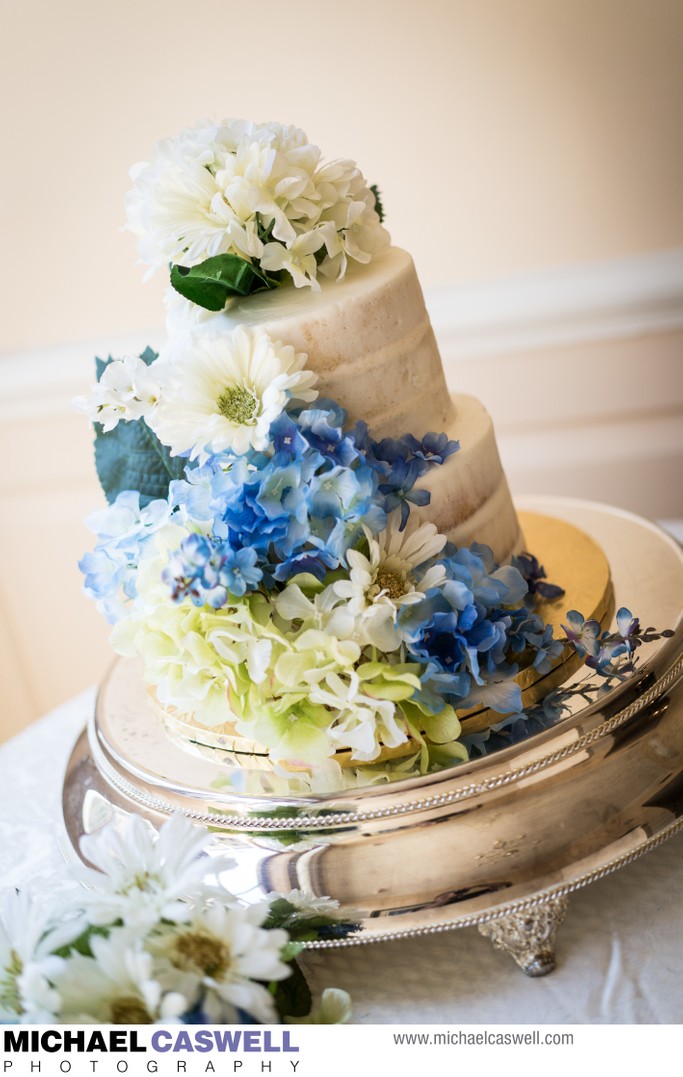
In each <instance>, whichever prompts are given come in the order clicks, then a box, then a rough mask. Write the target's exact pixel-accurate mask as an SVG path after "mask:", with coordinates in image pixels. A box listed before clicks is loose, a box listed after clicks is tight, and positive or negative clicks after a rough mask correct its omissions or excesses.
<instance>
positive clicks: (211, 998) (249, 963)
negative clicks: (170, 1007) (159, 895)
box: [150, 904, 290, 1024]
mask: <svg viewBox="0 0 683 1077" xmlns="http://www.w3.org/2000/svg"><path fill="white" fill-rule="evenodd" d="M267 913H268V905H267V904H262V905H250V906H247V907H243V908H239V907H236V906H235V907H231V908H225V907H221V906H219V905H210V906H208V907H207V908H204V909H195V911H194V913H193V916H192V920H191V921H190V922H189V923H187V924H184V925H182V926H181V925H178V926H176V927H169V928H167V929H165V930H164V931H163V932H162V933H160V934H158V935H156V936H154V937H153V938H152V939H150V946H151V948H152V951H153V953H155V954H156V956H157V958H158V967H159V969H160V980H161V982H162V984H164V985H167V986H168V987H169V988H171V989H173V990H176V991H180V992H181V994H183V995H184V996H186V997H187V998H189V999H190V1000H192V1001H193V1002H194V1003H195V1004H197V1003H199V1004H200V1006H201V1009H202V1011H203V1012H204V1013H205V1014H206V1016H207V1019H208V1021H209V1022H211V1023H214V1024H220V1023H223V1022H226V1021H227V1022H231V1021H235V1020H236V1013H235V1011H236V1010H237V1009H240V1010H244V1011H246V1012H247V1013H249V1014H251V1015H252V1017H255V1018H256V1019H257V1020H258V1021H261V1022H263V1023H272V1022H274V1021H277V1015H276V1010H275V1005H274V1002H273V997H272V995H271V994H270V992H269V991H267V990H266V988H265V987H263V985H262V984H261V983H256V982H255V981H256V980H263V981H265V982H270V981H271V980H283V979H284V978H285V977H286V976H289V974H290V969H289V968H288V966H287V965H286V964H284V963H283V962H282V961H281V959H280V951H281V949H282V947H283V946H284V945H285V943H286V942H287V941H288V939H289V936H288V934H287V932H286V931H283V930H281V929H279V928H277V929H273V930H271V931H267V930H265V929H264V928H262V927H261V926H260V925H261V923H262V922H263V920H264V918H265V916H266V915H267Z"/></svg>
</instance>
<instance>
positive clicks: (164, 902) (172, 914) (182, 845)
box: [81, 815, 234, 928]
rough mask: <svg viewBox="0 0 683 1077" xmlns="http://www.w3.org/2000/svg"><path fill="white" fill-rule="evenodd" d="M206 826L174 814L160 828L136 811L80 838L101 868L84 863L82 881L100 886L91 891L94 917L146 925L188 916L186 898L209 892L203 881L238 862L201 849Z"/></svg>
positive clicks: (90, 911)
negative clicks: (209, 856)
mask: <svg viewBox="0 0 683 1077" xmlns="http://www.w3.org/2000/svg"><path fill="white" fill-rule="evenodd" d="M205 842H206V831H205V830H204V829H203V828H202V827H197V826H193V824H192V823H190V822H189V820H187V819H184V818H183V817H182V816H180V815H174V816H172V817H171V818H170V819H169V820H168V821H167V822H166V823H164V825H163V826H162V827H161V828H160V830H159V833H158V834H157V833H156V832H155V831H154V828H153V827H152V826H151V825H150V824H149V823H147V822H145V820H144V819H142V818H141V817H140V816H138V815H131V816H128V817H127V818H126V819H124V820H121V821H119V823H118V824H114V825H111V826H108V827H106V828H105V829H104V830H102V831H101V832H99V833H97V834H91V835H86V836H85V837H83V838H81V849H82V852H83V854H84V856H85V857H86V858H87V859H88V860H89V862H90V863H91V864H93V865H94V867H95V868H97V869H98V871H97V872H94V871H89V870H88V869H82V877H83V878H84V881H86V882H87V883H90V884H91V885H92V886H93V887H95V888H96V889H95V890H93V892H92V893H90V894H89V895H88V898H87V908H88V915H89V918H90V920H91V922H93V923H100V924H106V923H110V922H111V921H113V920H118V919H120V920H123V922H124V923H125V924H128V925H133V926H135V927H138V928H144V927H147V926H151V925H153V924H156V923H157V921H158V920H160V919H162V918H163V919H165V920H172V921H176V922H177V921H184V920H187V919H188V917H189V916H190V907H189V905H188V904H187V903H186V902H185V901H184V900H183V898H184V897H185V896H186V895H187V894H189V893H192V894H193V895H196V894H197V893H198V892H199V893H200V894H201V893H204V894H207V895H208V894H209V893H211V892H212V889H211V888H210V887H209V886H208V884H206V883H205V879H206V877H207V876H208V875H215V874H217V873H219V872H221V871H224V870H226V869H227V868H228V867H232V866H234V861H233V860H228V859H227V858H219V859H216V860H213V859H212V860H209V859H208V858H207V857H206V856H203V855H202V852H203V846H204V843H205Z"/></svg>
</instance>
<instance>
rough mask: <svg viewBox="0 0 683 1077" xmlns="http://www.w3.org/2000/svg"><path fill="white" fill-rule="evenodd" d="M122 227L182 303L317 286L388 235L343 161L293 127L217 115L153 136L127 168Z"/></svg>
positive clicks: (214, 303) (375, 249) (369, 254)
mask: <svg viewBox="0 0 683 1077" xmlns="http://www.w3.org/2000/svg"><path fill="white" fill-rule="evenodd" d="M131 178H132V179H133V181H134V188H133V190H132V191H131V192H130V194H129V195H128V198H127V203H126V206H127V212H128V227H129V228H130V229H131V231H133V232H135V233H136V235H138V237H139V248H140V255H141V259H142V261H143V262H145V263H146V264H147V265H148V266H149V267H150V271H153V270H155V269H157V268H159V267H161V266H166V265H168V264H169V263H171V281H172V283H173V285H174V287H176V288H177V289H178V291H180V292H181V293H182V294H183V295H185V296H186V297H187V298H189V299H191V300H192V302H195V303H199V304H200V305H201V306H205V307H207V308H208V309H210V310H221V309H222V308H223V306H224V304H225V301H226V299H228V298H230V297H231V296H234V295H249V294H251V293H252V292H256V291H261V290H264V289H274V288H278V287H280V286H281V285H283V284H291V283H293V284H294V285H295V286H296V287H297V288H303V287H311V288H314V289H315V288H317V287H318V286H319V285H318V278H319V277H323V278H325V277H328V278H331V279H337V280H338V279H340V278H342V277H343V276H344V275H345V273H346V270H347V267H348V265H349V263H350V262H360V263H363V264H365V263H368V262H370V261H371V260H372V258H374V257H375V256H376V255H377V254H379V253H381V252H382V251H383V250H384V249H386V247H387V246H388V245H389V236H388V233H387V232H386V230H385V229H384V228H383V227H382V223H381V218H382V210H381V204H380V201H379V195H378V192H377V189H376V188H375V187H369V186H368V184H367V183H366V180H365V178H364V177H363V175H362V173H361V172H360V170H359V169H358V167H357V166H356V164H355V163H354V162H353V161H350V160H333V161H328V162H325V161H323V159H322V156H321V152H320V150H319V148H318V147H317V146H314V145H312V144H311V143H309V141H308V138H307V136H306V135H305V134H304V132H303V131H301V130H300V129H299V128H296V127H285V126H282V125H281V124H277V123H261V124H257V123H249V122H246V121H244V120H225V121H223V122H222V123H216V124H206V125H203V126H199V127H196V128H193V129H191V130H187V131H183V132H182V133H181V134H180V135H178V136H177V137H176V138H172V139H166V140H164V141H162V142H159V143H158V145H157V147H156V150H155V154H154V158H153V160H151V161H145V162H142V163H141V164H138V165H135V166H134V168H133V169H132V170H131Z"/></svg>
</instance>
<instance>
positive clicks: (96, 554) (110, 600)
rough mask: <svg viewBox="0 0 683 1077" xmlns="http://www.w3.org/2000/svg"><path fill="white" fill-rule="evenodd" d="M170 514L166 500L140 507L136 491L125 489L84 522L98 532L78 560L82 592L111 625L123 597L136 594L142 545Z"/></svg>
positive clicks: (119, 613)
mask: <svg viewBox="0 0 683 1077" xmlns="http://www.w3.org/2000/svg"><path fill="white" fill-rule="evenodd" d="M169 515H170V506H169V504H168V502H167V501H164V500H161V499H159V500H156V501H151V502H150V503H149V504H148V505H146V506H145V507H144V508H141V507H140V494H139V493H138V492H137V490H125V491H123V492H122V493H120V494H119V495H118V497H117V498H116V500H115V501H114V502H113V503H112V504H111V505H109V506H108V508H106V509H102V510H101V511H98V512H94V513H92V514H91V515H90V516H89V517H88V519H87V521H86V523H87V525H88V527H89V528H90V530H91V531H94V532H95V534H96V535H97V539H98V541H97V544H96V546H95V549H94V550H93V551H92V552H90V553H86V554H85V555H84V556H83V557H82V558H81V560H80V561H79V562H78V567H79V568H80V570H81V572H82V573H83V574H84V576H85V581H84V582H85V591H86V594H88V595H90V597H91V598H94V599H95V601H96V602H97V606H98V609H99V610H100V611H101V612H102V614H103V615H104V617H105V618H106V619H107V621H109V623H110V624H115V623H116V622H117V621H118V620H120V619H121V617H122V616H123V614H124V613H125V610H126V606H125V601H124V599H134V598H135V597H136V594H137V591H136V578H137V567H138V564H139V562H140V558H141V557H142V554H143V552H144V549H145V546H146V545H147V543H148V542H149V541H150V540H151V538H152V537H153V536H154V534H155V533H156V531H157V530H158V529H159V528H160V527H161V526H163V525H164V524H165V523H166V522H167V520H168V518H169Z"/></svg>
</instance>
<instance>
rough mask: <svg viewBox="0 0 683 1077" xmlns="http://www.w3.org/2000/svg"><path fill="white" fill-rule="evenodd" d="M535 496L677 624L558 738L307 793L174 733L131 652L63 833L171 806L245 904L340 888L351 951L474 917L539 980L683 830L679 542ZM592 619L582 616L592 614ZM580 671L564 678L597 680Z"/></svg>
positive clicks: (626, 585)
mask: <svg viewBox="0 0 683 1077" xmlns="http://www.w3.org/2000/svg"><path fill="white" fill-rule="evenodd" d="M523 507H524V508H527V509H531V510H533V511H534V512H539V513H543V514H546V515H548V516H552V517H555V518H557V519H562V520H566V521H567V522H568V523H570V524H572V525H574V526H575V527H579V528H580V529H581V530H583V531H584V532H585V533H587V534H588V535H589V536H591V537H592V538H593V539H594V540H595V541H596V542H597V543H598V544H599V545H600V547H601V548H602V550H603V551H604V553H605V554H606V556H607V559H608V561H609V564H610V568H611V573H612V582H613V586H614V593H615V598H616V605H617V607H618V606H621V605H625V606H628V607H629V609H631V610H632V611H633V612H634V614H637V615H638V616H639V618H640V620H641V624H643V625H645V626H650V625H652V626H654V627H655V628H657V629H658V630H662V629H664V628H671V629H673V630H674V633H673V636H671V637H670V638H667V639H661V640H657V641H655V642H652V643H649V644H644V645H643V646H642V647H641V649H640V650H639V651H638V655H639V662H638V666H637V669H636V672H635V673H633V674H632V675H631V676H630V677H629V678H628V679H627V680H626V681H624V682H623V683H621V684H619V685H618V686H617V687H616V688H613V689H611V690H610V691H608V692H607V693H605V694H602V695H600V696H598V697H597V698H593V699H592V701H591V702H586V700H585V699H581V698H580V697H578V696H577V697H575V701H574V703H573V704H572V707H573V712H572V713H571V714H570V715H569V716H567V717H565V718H563V719H562V720H561V721H560V722H559V723H558V724H557V725H556V726H554V727H553V728H551V729H547V730H546V731H545V732H542V733H539V734H537V735H536V736H533V737H530V738H528V739H527V740H525V741H523V742H521V743H519V744H516V745H514V746H511V747H508V748H504V749H503V750H500V751H497V752H494V753H491V754H490V755H487V756H484V757H482V758H477V759H473V760H471V761H470V762H468V763H464V764H460V765H458V766H453V767H450V768H447V769H444V770H441V771H439V772H438V773H435V774H428V775H422V776H418V777H411V778H406V779H402V780H400V781H392V782H385V783H381V782H379V783H377V784H371V783H369V782H368V781H367V780H366V781H364V780H363V778H362V776H360V777H359V776H358V775H356V773H355V772H349V776H348V780H347V782H346V784H347V787H346V788H343V789H335V790H332V791H326V792H315V793H314V792H312V791H311V790H310V788H306V787H305V785H304V784H303V781H302V778H301V776H297V775H286V774H284V773H278V772H277V771H275V770H273V768H272V767H270V769H266V767H265V766H264V767H262V768H259V766H258V765H255V766H252V767H251V768H250V767H248V766H244V765H240V763H239V762H238V761H236V759H235V757H234V756H232V755H231V754H230V753H229V752H221V750H220V749H219V748H215V747H214V748H207V747H206V746H205V745H202V744H200V743H196V744H190V743H187V742H184V743H181V742H179V741H176V740H174V739H173V738H172V737H169V735H168V732H167V730H166V729H165V728H164V727H163V725H162V723H161V721H160V720H159V718H158V716H157V714H156V713H155V712H154V710H153V708H152V706H151V703H150V701H149V698H148V696H147V693H146V691H145V688H144V685H143V682H142V678H141V675H140V669H139V666H138V665H137V664H136V663H135V662H131V661H130V660H126V661H122V662H118V663H117V664H116V665H115V666H114V668H113V670H112V672H111V674H110V676H109V678H108V680H107V681H106V683H105V684H104V685H103V686H102V688H101V690H100V693H99V696H98V700H97V704H96V708H95V713H94V714H93V716H92V718H91V721H90V723H89V725H88V728H87V730H84V732H83V733H82V735H81V737H80V738H79V740H78V742H77V744H76V746H75V748H74V751H73V753H72V756H71V759H70V761H69V764H68V767H67V771H66V776H65V780H64V790H63V800H62V807H63V837H64V841H63V846H64V850H65V855H66V856H67V858H74V857H77V856H80V851H79V841H80V838H81V836H82V835H83V834H86V833H92V832H93V831H96V830H97V829H99V828H100V827H101V826H103V825H105V824H106V823H109V822H111V821H112V820H114V821H115V820H116V819H119V818H121V817H122V816H124V815H126V814H127V813H131V812H136V813H138V814H141V815H143V816H144V817H145V818H146V819H147V820H149V822H150V823H151V824H152V825H153V826H159V825H160V824H161V823H162V822H163V821H164V819H166V818H168V817H169V815H171V814H173V813H182V814H183V815H185V816H187V817H188V818H190V819H192V820H194V821H196V822H198V823H202V824H204V825H206V826H208V827H209V828H210V831H209V837H208V839H207V845H206V852H207V854H208V855H209V856H212V855H215V854H216V853H218V852H221V853H222V852H225V851H226V849H230V851H231V853H232V855H233V857H234V858H235V859H236V861H237V865H238V867H237V869H236V873H232V872H231V873H230V877H229V878H228V877H226V880H225V881H226V885H227V886H228V887H229V889H231V890H232V891H233V892H239V893H241V894H242V896H243V897H245V898H246V899H253V900H259V899H261V898H262V897H263V895H264V893H268V892H270V891H274V890H275V891H288V890H290V889H292V888H293V887H297V888H301V889H306V890H310V891H312V892H313V893H314V894H316V895H330V896H331V897H334V898H336V899H337V900H338V901H339V902H340V904H341V907H342V911H344V912H346V914H347V915H348V916H349V918H351V919H353V920H354V921H357V922H358V924H359V928H358V931H357V932H356V933H355V934H352V935H350V936H347V937H346V938H344V939H342V940H336V941H333V942H325V943H315V944H312V945H313V946H314V947H316V948H319V947H321V946H348V945H358V944H361V943H370V942H381V941H383V940H388V939H395V938H397V937H408V936H413V935H421V934H425V933H436V932H441V931H445V930H449V929H452V928H458V927H469V926H477V927H478V928H479V930H480V931H481V932H482V934H484V935H486V936H488V937H489V938H491V939H492V941H493V942H494V944H495V945H498V946H500V947H502V948H504V949H505V950H506V951H508V952H509V953H510V954H511V955H512V956H513V957H514V959H515V960H516V961H517V963H518V964H519V965H520V967H521V968H522V969H523V970H524V971H525V972H526V973H528V974H529V975H532V976H538V975H543V974H544V973H546V972H549V971H550V970H551V969H552V968H553V966H554V939H555V933H556V931H557V928H558V927H559V925H560V924H561V923H562V920H563V918H564V915H565V911H566V908H567V902H568V898H569V896H570V895H571V893H572V892H573V891H575V890H577V889H579V888H580V887H583V886H586V885H587V884H588V883H590V882H593V881H594V880H596V879H599V878H602V877H603V876H605V875H607V874H609V873H610V872H613V871H615V870H617V869H618V868H620V867H622V866H623V865H625V864H628V863H630V862H631V861H632V860H634V859H635V858H636V857H639V856H641V855H642V854H644V853H646V852H647V851H649V850H650V849H653V848H654V847H655V846H657V845H659V844H661V843H662V842H663V841H665V840H666V839H667V838H669V837H671V835H673V834H674V833H675V832H676V831H678V830H679V829H681V828H682V827H683V690H682V691H676V687H677V684H678V682H679V680H680V679H681V678H682V677H683V623H682V618H681V600H682V598H683V554H682V551H681V549H680V547H679V546H678V545H677V544H676V543H675V542H674V541H673V540H672V539H671V538H670V537H669V536H667V535H666V534H664V533H663V532H662V531H660V530H659V529H657V528H656V527H655V526H654V525H652V524H650V523H648V522H647V521H645V520H642V519H640V518H639V517H636V516H633V515H631V514H629V513H625V512H623V511H620V510H617V509H613V508H608V507H606V506H602V505H596V504H592V503H588V502H584V501H574V500H567V499H557V498H554V499H549V498H543V499H540V498H539V499H533V500H531V499H529V500H527V501H525V502H524V506H523ZM582 612H584V611H582ZM585 676H586V671H585V670H582V671H579V672H574V673H572V674H571V675H570V676H568V678H567V684H569V683H575V682H576V681H577V680H579V679H581V678H584V677H585Z"/></svg>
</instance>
